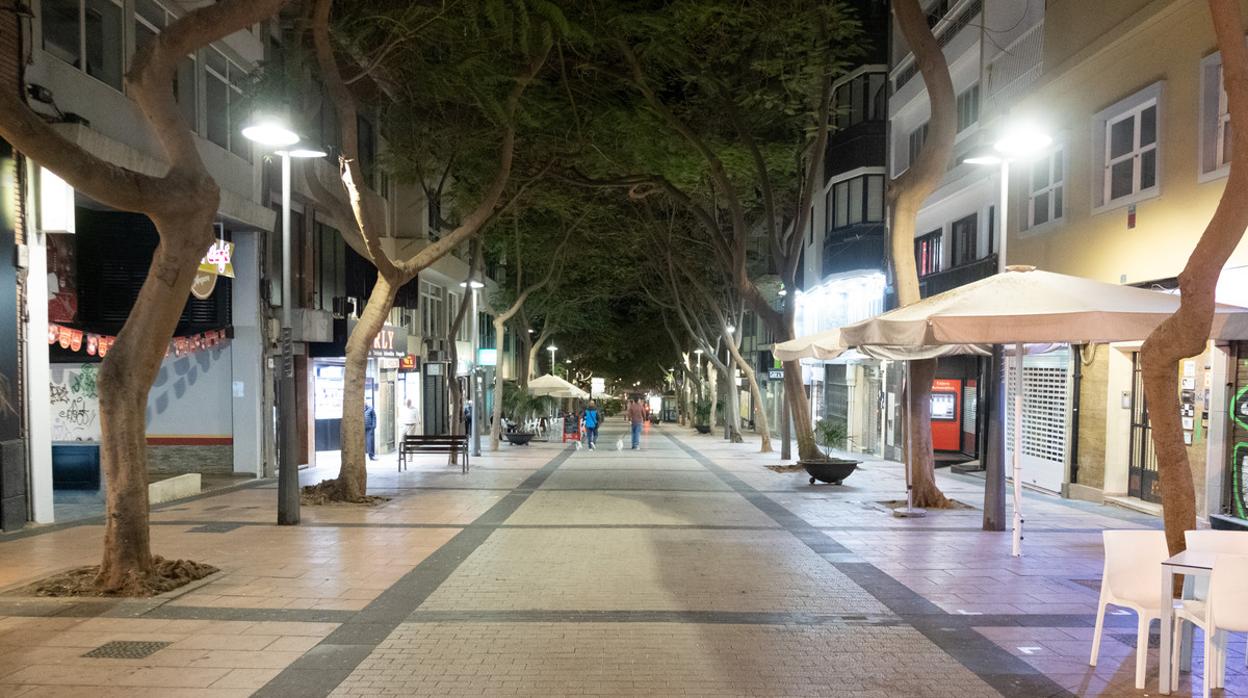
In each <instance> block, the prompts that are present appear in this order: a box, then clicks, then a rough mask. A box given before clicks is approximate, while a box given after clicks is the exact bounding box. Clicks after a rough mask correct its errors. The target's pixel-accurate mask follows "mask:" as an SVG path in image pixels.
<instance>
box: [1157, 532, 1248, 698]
mask: <svg viewBox="0 0 1248 698" xmlns="http://www.w3.org/2000/svg"><path fill="white" fill-rule="evenodd" d="M1189 533H1190V531H1189ZM1245 598H1248V555H1226V554H1219V555H1218V557H1217V559H1216V560H1215V561H1214V563H1213V574H1212V575H1211V576H1210V578H1209V592H1208V598H1206V599H1205V600H1204V601H1200V600H1196V599H1184V600H1182V601H1181V602H1179V603H1178V604H1177V605H1176V607H1175V611H1174V614H1175V626H1174V633H1175V636H1174V642H1173V643H1172V644H1173V647H1174V655H1173V659H1172V660H1171V667H1173V673H1172V676H1174V682H1173V683H1172V685H1174V684H1175V683H1177V680H1178V658H1179V653H1178V645H1179V640H1180V632H1181V629H1182V627H1183V622H1185V621H1186V622H1189V623H1192V624H1193V625H1196V626H1198V627H1200V628H1201V629H1202V630H1203V631H1204V632H1205V678H1204V681H1203V682H1202V683H1203V684H1204V686H1203V688H1204V695H1205V698H1209V691H1210V690H1211V689H1214V688H1225V687H1226V642H1227V638H1228V637H1229V636H1230V633H1232V632H1248V603H1244V599H1245Z"/></svg>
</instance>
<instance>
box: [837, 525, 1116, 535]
mask: <svg viewBox="0 0 1248 698" xmlns="http://www.w3.org/2000/svg"><path fill="white" fill-rule="evenodd" d="M815 528H817V529H819V530H820V531H870V532H876V531H879V532H884V533H889V532H893V531H896V532H898V533H911V532H913V531H916V530H922V531H923V532H925V533H984V532H985V531H984V529H983V527H982V526H923V527H922V528H921V529H919V528H913V527H909V526H815ZM1104 530H1105V529H1103V528H1031V527H1028V528H1027V535H1033V534H1040V533H1084V534H1086V533H1098V534H1099V533H1102V532H1103V531H1104Z"/></svg>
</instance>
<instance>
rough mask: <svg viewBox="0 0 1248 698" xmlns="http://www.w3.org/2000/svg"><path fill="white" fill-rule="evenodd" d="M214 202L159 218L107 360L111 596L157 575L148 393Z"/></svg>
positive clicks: (103, 417) (208, 238)
mask: <svg viewBox="0 0 1248 698" xmlns="http://www.w3.org/2000/svg"><path fill="white" fill-rule="evenodd" d="M216 208H217V207H216V203H215V201H204V202H203V205H202V206H201V207H200V210H199V211H198V212H195V213H193V214H190V215H188V218H187V220H180V221H178V223H177V224H176V225H170V224H165V223H164V222H163V221H159V220H156V221H154V222H155V223H156V224H157V226H158V228H157V229H158V230H159V231H160V234H161V243H160V245H159V246H158V247H157V248H156V252H155V253H154V254H153V256H152V264H151V267H150V269H149V270H148V273H147V278H146V279H144V281H143V287H142V288H141V289H140V291H139V296H138V298H137V299H136V300H135V303H134V307H133V309H132V310H131V311H130V315H129V316H128V317H127V318H126V322H125V324H124V325H123V326H122V328H121V332H120V333H119V334H118V336H117V342H116V344H114V345H113V348H112V350H111V351H109V353H108V356H107V357H105V359H104V361H103V362H102V363H101V364H100V371H99V376H98V379H97V386H98V388H99V399H100V437H101V438H100V467H101V469H102V470H103V471H104V477H105V484H106V486H105V511H106V512H107V516H106V517H105V519H104V555H103V560H102V562H101V564H100V574H99V576H98V577H97V579H96V583H97V584H98V585H99V586H100V588H101V589H102V590H105V591H108V592H111V593H120V594H134V593H142V592H143V591H145V590H146V585H145V582H146V581H147V580H148V579H149V578H150V577H151V575H152V574H153V573H154V571H155V568H154V566H153V563H152V551H151V537H150V532H149V529H148V513H149V507H148V499H147V484H148V473H147V436H146V435H147V419H146V410H147V394H148V391H149V390H151V387H152V383H153V382H154V381H155V380H156V375H157V373H158V372H159V371H160V365H161V362H162V361H163V360H164V358H165V352H166V350H167V348H168V346H169V340H170V338H171V337H173V333H174V330H175V329H176V328H177V325H178V318H179V317H181V315H182V309H183V307H184V306H185V305H186V299H187V298H188V297H190V292H191V282H192V281H193V280H194V278H195V272H196V270H197V269H198V268H199V261H200V260H201V259H202V258H203V256H204V251H205V250H207V249H208V247H209V246H210V245H211V244H212V221H213V218H214V216H215V215H216Z"/></svg>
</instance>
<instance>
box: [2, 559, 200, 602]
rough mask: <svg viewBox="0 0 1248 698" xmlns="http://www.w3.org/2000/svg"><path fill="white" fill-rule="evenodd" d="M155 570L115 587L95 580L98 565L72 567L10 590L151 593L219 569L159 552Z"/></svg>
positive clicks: (64, 593)
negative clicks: (164, 555) (103, 586)
mask: <svg viewBox="0 0 1248 698" xmlns="http://www.w3.org/2000/svg"><path fill="white" fill-rule="evenodd" d="M152 563H153V565H154V567H155V570H154V571H153V572H152V574H150V575H146V576H144V575H131V576H130V577H129V578H127V579H126V581H125V583H123V584H122V585H121V586H120V587H118V588H116V589H103V588H101V587H100V586H99V584H98V583H97V579H98V578H99V576H100V566H99V565H90V566H87V567H76V568H74V569H72V570H69V571H68V572H62V573H60V574H55V575H52V576H51V577H46V578H44V579H41V580H39V581H37V582H35V583H33V584H29V585H27V586H24V587H22V588H20V589H17V590H15V591H13V592H11V594H12V595H14V596H155V595H157V594H163V593H165V592H168V591H173V590H174V589H177V588H178V587H182V586H185V585H187V584H190V583H191V582H194V581H198V580H200V579H203V578H204V577H207V576H208V575H210V574H215V573H217V572H218V571H219V570H218V569H217V568H216V567H213V566H212V565H206V564H204V563H202V562H195V561H194V560H167V559H165V558H163V557H160V556H159V555H157V556H155V557H154V558H152Z"/></svg>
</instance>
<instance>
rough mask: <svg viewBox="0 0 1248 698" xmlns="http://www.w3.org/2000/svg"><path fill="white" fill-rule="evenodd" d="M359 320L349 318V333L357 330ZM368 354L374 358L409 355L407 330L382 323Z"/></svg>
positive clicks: (394, 357)
mask: <svg viewBox="0 0 1248 698" xmlns="http://www.w3.org/2000/svg"><path fill="white" fill-rule="evenodd" d="M357 324H359V321H358V320H356V319H355V318H347V335H348V336H350V334H351V333H352V332H354V331H355V326H356V325H357ZM368 355H369V356H370V357H371V358H374V359H380V358H386V359H399V358H402V357H404V356H406V355H407V330H404V329H403V328H402V327H395V326H394V325H382V326H381V329H380V330H378V331H377V336H376V337H373V348H372V349H370V350H369V352H368Z"/></svg>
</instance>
